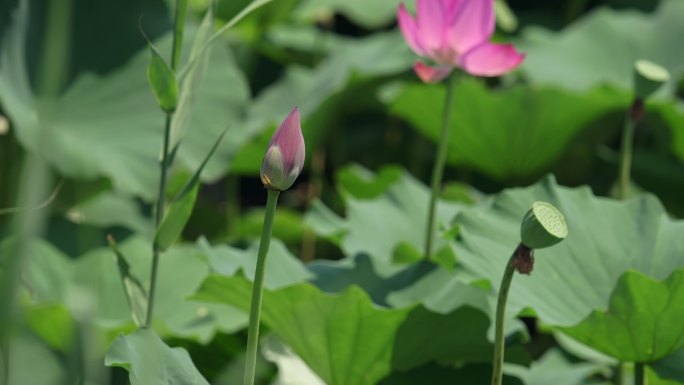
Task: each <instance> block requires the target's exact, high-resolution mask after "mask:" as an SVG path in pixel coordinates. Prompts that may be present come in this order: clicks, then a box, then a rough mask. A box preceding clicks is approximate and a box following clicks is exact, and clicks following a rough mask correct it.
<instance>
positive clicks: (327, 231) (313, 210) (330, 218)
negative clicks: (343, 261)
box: [304, 200, 348, 244]
mask: <svg viewBox="0 0 684 385" xmlns="http://www.w3.org/2000/svg"><path fill="white" fill-rule="evenodd" d="M304 221H305V222H306V224H307V225H309V226H310V227H311V228H313V229H315V232H316V234H318V235H320V236H322V237H325V238H327V239H329V240H332V241H333V242H335V243H336V244H339V243H340V242H341V240H342V239H343V238H344V235H345V234H346V233H347V230H348V228H347V224H346V222H345V221H344V219H342V218H340V217H338V216H337V214H335V213H334V212H333V211H332V210H330V209H329V208H328V207H327V206H325V205H324V204H323V202H321V201H320V200H315V201H314V202H312V203H311V205H310V207H309V210H308V211H307V212H306V216H305V217H304Z"/></svg>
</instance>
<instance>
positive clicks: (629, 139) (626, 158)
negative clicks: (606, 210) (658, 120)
mask: <svg viewBox="0 0 684 385" xmlns="http://www.w3.org/2000/svg"><path fill="white" fill-rule="evenodd" d="M634 126H635V122H634V120H633V119H632V118H631V117H630V116H627V118H626V119H625V125H624V127H623V128H622V144H621V146H620V187H619V190H618V198H619V199H625V198H626V197H627V194H628V192H629V184H630V173H631V169H632V147H633V146H634V144H633V143H634Z"/></svg>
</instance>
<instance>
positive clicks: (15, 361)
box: [3, 333, 93, 385]
mask: <svg viewBox="0 0 684 385" xmlns="http://www.w3.org/2000/svg"><path fill="white" fill-rule="evenodd" d="M9 349H10V355H11V356H10V359H9V365H10V367H9V378H8V379H7V385H24V384H35V385H59V384H64V383H66V382H67V380H69V379H71V380H74V379H73V378H69V374H68V371H67V369H66V368H65V367H64V366H63V364H62V362H60V357H59V356H58V355H57V354H55V352H53V351H51V350H50V348H48V347H47V346H45V345H44V344H42V343H41V341H40V340H39V339H38V338H36V337H35V336H32V335H29V334H28V333H22V334H21V335H19V336H16V337H15V338H13V339H12V340H11V341H10V345H9ZM3 375H4V373H3ZM88 385H93V384H88Z"/></svg>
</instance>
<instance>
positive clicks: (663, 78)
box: [634, 60, 670, 99]
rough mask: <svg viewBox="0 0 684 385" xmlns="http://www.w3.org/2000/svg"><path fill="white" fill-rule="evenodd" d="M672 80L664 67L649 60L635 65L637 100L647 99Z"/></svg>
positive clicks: (639, 61) (637, 62) (638, 61)
mask: <svg viewBox="0 0 684 385" xmlns="http://www.w3.org/2000/svg"><path fill="white" fill-rule="evenodd" d="M668 80H670V73H669V72H668V71H667V70H666V69H665V68H663V67H662V66H660V65H658V64H656V63H653V62H650V61H648V60H637V61H636V62H635V63H634V92H635V93H636V96H637V98H641V99H646V98H647V97H649V96H651V95H652V94H653V93H654V92H656V91H657V90H658V88H660V87H661V86H662V85H663V84H665V83H667V81H668Z"/></svg>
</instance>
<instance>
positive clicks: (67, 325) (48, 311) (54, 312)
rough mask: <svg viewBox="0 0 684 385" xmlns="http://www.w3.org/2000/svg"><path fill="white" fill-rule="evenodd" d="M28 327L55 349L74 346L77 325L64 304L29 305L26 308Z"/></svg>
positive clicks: (65, 349) (25, 315) (68, 348)
mask: <svg viewBox="0 0 684 385" xmlns="http://www.w3.org/2000/svg"><path fill="white" fill-rule="evenodd" d="M24 317H25V318H26V324H27V325H28V327H29V328H30V329H31V331H33V332H34V333H36V334H37V335H38V336H39V337H40V338H41V339H42V340H43V341H44V342H45V343H46V344H48V345H49V346H50V347H51V348H53V349H58V350H61V351H63V352H66V351H69V350H70V349H71V348H72V344H73V338H74V336H75V331H76V328H75V327H76V325H75V323H74V319H73V318H72V316H71V314H69V310H67V309H66V308H65V307H64V305H62V304H39V305H28V306H26V307H25V309H24Z"/></svg>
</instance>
